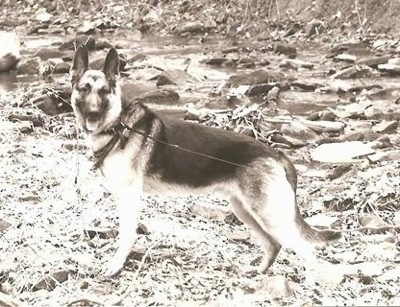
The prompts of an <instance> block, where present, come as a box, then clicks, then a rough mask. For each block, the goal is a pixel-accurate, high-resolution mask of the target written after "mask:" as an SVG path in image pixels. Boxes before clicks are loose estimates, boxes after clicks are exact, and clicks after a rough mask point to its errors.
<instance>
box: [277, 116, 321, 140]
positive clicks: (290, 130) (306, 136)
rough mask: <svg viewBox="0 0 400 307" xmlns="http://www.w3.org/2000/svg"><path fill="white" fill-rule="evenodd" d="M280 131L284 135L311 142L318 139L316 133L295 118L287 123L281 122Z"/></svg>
mask: <svg viewBox="0 0 400 307" xmlns="http://www.w3.org/2000/svg"><path fill="white" fill-rule="evenodd" d="M280 132H281V133H282V134H283V135H284V136H290V137H292V138H295V139H298V140H301V141H311V142H313V141H315V140H316V139H318V135H317V134H316V133H315V132H314V131H312V130H311V129H310V128H308V127H307V126H306V125H304V124H302V123H301V122H300V121H297V120H293V121H291V122H290V123H289V124H283V125H282V128H281V130H280Z"/></svg>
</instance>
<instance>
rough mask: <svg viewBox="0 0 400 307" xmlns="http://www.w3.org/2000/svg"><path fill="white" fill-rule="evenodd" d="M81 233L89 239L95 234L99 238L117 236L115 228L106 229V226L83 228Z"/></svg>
mask: <svg viewBox="0 0 400 307" xmlns="http://www.w3.org/2000/svg"><path fill="white" fill-rule="evenodd" d="M83 233H84V234H85V236H87V237H88V238H89V239H93V238H94V237H96V236H98V237H99V238H100V239H114V238H116V237H117V236H118V230H117V229H108V228H91V229H84V230H83Z"/></svg>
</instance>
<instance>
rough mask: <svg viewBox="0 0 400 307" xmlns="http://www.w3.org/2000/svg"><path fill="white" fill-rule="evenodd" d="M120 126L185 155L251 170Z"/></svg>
mask: <svg viewBox="0 0 400 307" xmlns="http://www.w3.org/2000/svg"><path fill="white" fill-rule="evenodd" d="M121 125H122V126H124V127H125V129H127V130H129V131H132V132H134V133H137V134H140V135H142V136H144V137H145V138H147V139H150V140H152V141H154V142H156V143H159V144H162V145H165V146H168V147H172V148H175V149H178V150H180V151H184V152H187V153H190V154H193V155H196V156H199V157H203V158H208V159H211V160H215V161H219V162H222V163H226V164H230V165H234V166H238V167H243V168H253V167H250V166H247V165H243V164H239V163H236V162H232V161H229V160H225V159H221V158H218V157H214V156H211V155H207V154H204V153H201V152H198V151H194V150H191V149H187V148H184V147H181V146H179V145H176V144H171V143H168V142H165V141H162V140H160V139H158V138H155V137H153V136H151V135H148V134H146V133H144V132H142V131H140V130H137V129H135V128H132V127H128V126H125V125H124V124H122V123H121Z"/></svg>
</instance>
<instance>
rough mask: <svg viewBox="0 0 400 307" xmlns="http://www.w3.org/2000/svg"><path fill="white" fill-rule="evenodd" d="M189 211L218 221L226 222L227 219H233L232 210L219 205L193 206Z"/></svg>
mask: <svg viewBox="0 0 400 307" xmlns="http://www.w3.org/2000/svg"><path fill="white" fill-rule="evenodd" d="M189 210H190V212H191V213H193V214H195V215H198V216H201V217H203V218H205V219H210V220H216V221H225V220H227V219H231V215H232V214H233V212H232V211H231V210H230V209H228V208H226V207H222V206H218V205H213V206H210V205H198V204H193V205H192V206H191V207H190V209H189Z"/></svg>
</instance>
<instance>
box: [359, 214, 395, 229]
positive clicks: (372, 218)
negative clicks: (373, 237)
mask: <svg viewBox="0 0 400 307" xmlns="http://www.w3.org/2000/svg"><path fill="white" fill-rule="evenodd" d="M358 222H359V223H360V226H361V227H368V228H382V227H383V228H384V227H386V226H388V225H387V224H386V223H385V222H384V221H383V220H382V219H381V218H380V217H379V216H378V215H377V214H375V213H369V212H360V213H359V214H358ZM370 231H371V232H372V233H374V234H378V233H383V232H386V229H381V230H378V229H370Z"/></svg>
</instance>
